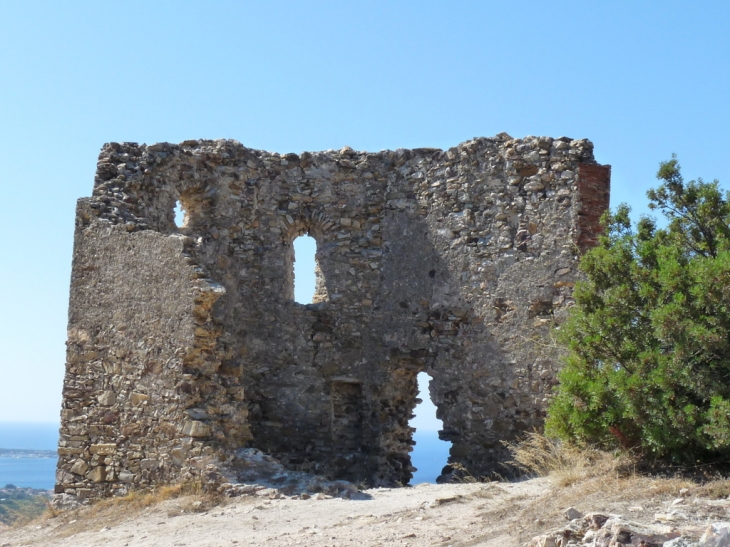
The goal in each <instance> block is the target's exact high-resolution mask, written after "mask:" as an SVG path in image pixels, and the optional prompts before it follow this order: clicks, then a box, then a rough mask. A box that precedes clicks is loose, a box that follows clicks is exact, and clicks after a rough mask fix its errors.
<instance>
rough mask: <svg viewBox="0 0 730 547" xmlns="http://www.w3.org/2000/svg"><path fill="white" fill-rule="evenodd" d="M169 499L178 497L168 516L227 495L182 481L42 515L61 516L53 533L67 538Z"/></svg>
mask: <svg viewBox="0 0 730 547" xmlns="http://www.w3.org/2000/svg"><path fill="white" fill-rule="evenodd" d="M170 500H177V502H176V503H175V507H174V508H170V509H171V510H170V511H168V513H167V516H168V517H172V516H176V515H180V514H183V513H196V512H204V511H208V510H209V509H212V508H213V507H217V506H219V505H223V504H225V503H226V501H227V498H225V497H223V496H220V495H217V494H211V493H205V492H204V491H203V488H202V486H201V485H200V483H183V484H174V485H168V486H162V487H158V488H153V489H149V490H135V491H133V492H130V493H129V494H127V495H125V496H119V497H116V498H110V499H103V500H99V501H97V502H95V503H93V504H92V505H90V506H86V507H80V508H78V509H73V510H70V511H57V510H53V509H49V511H48V512H47V513H46V515H44V517H43V518H44V519H46V520H47V519H50V518H57V519H60V520H61V521H62V525H61V527H59V528H58V529H57V530H56V532H55V533H56V534H58V535H59V536H61V537H68V536H71V535H74V534H77V533H80V532H84V531H87V530H94V529H100V528H103V527H105V526H113V525H115V524H118V523H119V522H122V521H123V520H127V519H130V518H134V517H136V516H138V515H140V514H142V513H144V512H146V511H149V510H152V509H154V508H157V507H159V506H160V505H161V504H163V503H165V502H167V501H170Z"/></svg>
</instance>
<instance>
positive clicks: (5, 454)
mask: <svg viewBox="0 0 730 547" xmlns="http://www.w3.org/2000/svg"><path fill="white" fill-rule="evenodd" d="M0 457H2V458H57V457H58V453H57V452H56V451H55V450H28V449H25V448H0Z"/></svg>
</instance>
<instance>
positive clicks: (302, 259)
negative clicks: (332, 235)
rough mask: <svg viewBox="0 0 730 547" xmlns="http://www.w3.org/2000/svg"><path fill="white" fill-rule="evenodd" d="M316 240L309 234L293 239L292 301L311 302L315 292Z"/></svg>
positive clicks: (316, 269) (316, 270)
mask: <svg viewBox="0 0 730 547" xmlns="http://www.w3.org/2000/svg"><path fill="white" fill-rule="evenodd" d="M316 255H317V242H316V241H315V239H314V238H313V237H311V236H309V235H302V236H299V237H298V238H296V239H295V240H294V279H293V284H294V301H295V302H298V303H299V304H312V303H313V302H314V296H315V294H316V292H317V272H318V268H317V258H316Z"/></svg>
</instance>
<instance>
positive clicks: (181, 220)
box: [174, 200, 185, 228]
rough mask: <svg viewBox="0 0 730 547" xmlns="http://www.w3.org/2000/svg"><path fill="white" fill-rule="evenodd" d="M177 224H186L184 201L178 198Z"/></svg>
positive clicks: (179, 226) (176, 209) (176, 208)
mask: <svg viewBox="0 0 730 547" xmlns="http://www.w3.org/2000/svg"><path fill="white" fill-rule="evenodd" d="M174 211H175V226H177V227H178V228H182V227H183V226H185V209H184V208H183V205H182V202H181V201H180V200H177V201H176V202H175V209H174Z"/></svg>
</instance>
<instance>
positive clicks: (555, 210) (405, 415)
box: [56, 134, 610, 498]
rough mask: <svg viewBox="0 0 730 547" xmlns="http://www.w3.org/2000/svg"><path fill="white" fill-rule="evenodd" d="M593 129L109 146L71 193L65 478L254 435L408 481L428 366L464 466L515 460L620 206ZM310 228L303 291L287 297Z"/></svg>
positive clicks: (89, 486) (133, 477)
mask: <svg viewBox="0 0 730 547" xmlns="http://www.w3.org/2000/svg"><path fill="white" fill-rule="evenodd" d="M592 148H593V146H592V144H591V143H590V141H587V140H571V139H567V138H560V139H552V138H547V137H527V138H525V139H512V138H511V137H509V136H508V135H506V134H500V135H498V136H496V137H493V138H479V139H474V140H472V141H469V142H465V143H462V144H460V145H459V146H457V147H454V148H451V149H449V150H445V151H442V150H437V149H416V150H402V149H400V150H396V151H389V150H388V151H382V152H378V153H367V152H356V151H353V150H351V149H349V148H344V149H342V150H339V151H332V150H330V151H326V152H316V153H307V152H305V153H302V154H299V155H296V154H285V155H280V154H276V153H269V152H264V151H260V150H252V149H249V148H246V147H244V146H242V145H241V144H239V143H238V142H236V141H226V140H219V141H186V142H184V143H182V144H180V145H173V144H167V143H162V144H154V145H150V146H145V145H137V144H133V143H123V144H118V143H111V144H107V145H105V146H104V148H103V149H102V152H101V154H100V156H99V163H98V166H97V174H96V179H95V184H94V192H93V196H92V197H91V198H84V199H81V200H79V204H78V209H77V219H76V235H75V246H74V259H73V272H72V281H71V298H70V308H69V335H68V336H69V338H68V351H67V364H66V377H65V382H64V399H63V409H62V415H61V418H62V425H61V441H60V445H59V454H60V460H59V467H58V475H57V486H56V490H57V491H58V492H65V493H68V494H72V495H76V496H78V497H81V498H88V497H97V496H103V495H110V494H113V493H123V492H126V491H127V490H128V489H130V488H133V487H140V486H149V485H153V484H160V483H171V482H179V481H184V480H193V479H203V480H211V481H215V480H222V479H221V477H224V478H225V474H226V471H225V469H226V466H227V465H229V464H230V463H231V462H232V460H233V459H234V457H235V452H236V450H237V449H238V448H241V447H244V446H253V447H256V448H259V449H261V450H263V451H264V452H266V453H268V454H271V455H274V456H276V457H277V458H279V459H280V460H281V461H282V462H283V463H284V464H285V465H286V466H288V467H290V468H293V469H299V470H307V471H312V472H317V473H320V474H324V475H327V476H331V477H334V478H344V479H349V480H356V481H363V482H366V483H368V484H371V485H392V484H396V483H401V484H405V483H407V482H408V480H409V479H410V478H411V474H412V467H411V465H410V457H409V451H410V450H411V446H412V444H413V443H412V440H411V437H412V429H411V428H410V427H409V426H408V420H409V419H410V417H411V415H412V411H413V408H414V406H415V404H416V396H417V387H416V375H417V374H418V373H419V372H421V371H426V372H428V373H429V374H430V375H431V376H432V377H433V381H432V382H431V388H430V389H431V398H432V399H433V401H434V403H435V404H436V406H437V408H438V417H439V418H440V419H442V420H443V423H444V428H443V430H442V431H441V432H440V436H441V438H442V439H445V440H449V441H452V442H453V447H452V449H451V454H450V458H449V462H450V463H460V464H463V465H464V466H465V467H466V468H467V469H468V470H469V471H470V472H471V473H472V474H474V475H482V474H486V473H489V472H491V471H495V470H499V467H498V466H499V464H500V462H502V461H504V459H505V457H506V454H505V450H504V447H503V446H502V444H501V441H503V440H509V439H514V438H515V436H517V435H518V434H519V433H521V432H524V431H528V430H531V429H533V428H539V427H540V426H541V424H542V422H543V419H544V410H545V405H546V401H547V397H548V395H549V393H550V389H551V386H552V385H554V383H555V373H556V366H557V357H558V350H557V349H556V348H555V347H554V346H553V345H552V344H551V342H550V332H551V328H552V327H553V326H554V325H556V324H559V323H560V321H561V320H562V318H563V317H564V316H565V313H566V310H567V309H568V308H569V307H570V306H571V305H572V300H571V292H572V287H573V285H574V283H575V281H576V279H577V277H578V273H577V269H576V266H577V260H578V256H579V254H580V252H581V251H582V250H585V249H586V248H588V247H590V246H592V245H595V241H596V239H595V238H596V235H597V233H598V230H599V227H598V219H599V217H600V215H601V214H602V213H603V211H604V210H605V209H606V208H607V207H608V197H609V179H610V167H608V166H601V165H598V164H596V162H595V161H594V159H593V152H592ZM177 202H180V203H181V204H182V206H183V207H184V209H185V212H186V219H185V223H184V225H183V226H181V227H178V226H176V224H175V221H174V207H175V204H176V203H177ZM305 233H306V234H309V235H311V236H312V237H314V238H315V240H316V241H317V255H316V259H317V264H318V276H319V278H318V289H317V295H316V298H315V303H314V304H309V305H302V304H298V303H296V302H294V300H293V248H292V242H293V240H294V239H295V238H296V237H297V236H299V235H302V234H305Z"/></svg>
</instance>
